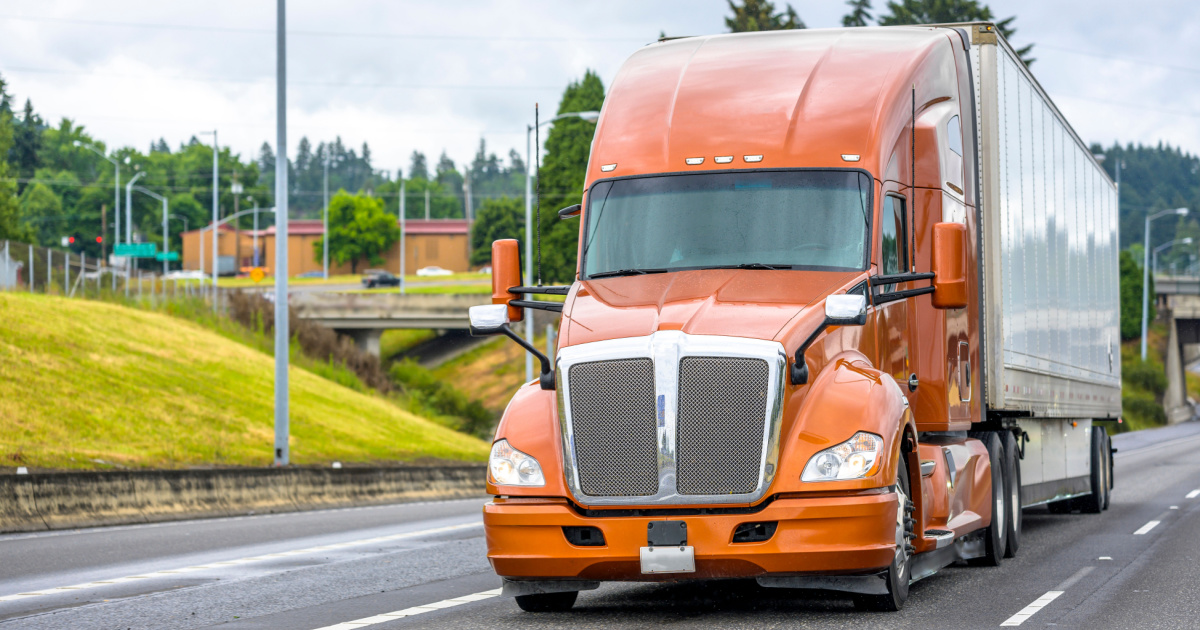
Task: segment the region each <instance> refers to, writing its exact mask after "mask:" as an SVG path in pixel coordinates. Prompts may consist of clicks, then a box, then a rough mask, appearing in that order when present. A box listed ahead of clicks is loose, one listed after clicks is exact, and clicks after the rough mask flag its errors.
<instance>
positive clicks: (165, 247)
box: [134, 186, 187, 276]
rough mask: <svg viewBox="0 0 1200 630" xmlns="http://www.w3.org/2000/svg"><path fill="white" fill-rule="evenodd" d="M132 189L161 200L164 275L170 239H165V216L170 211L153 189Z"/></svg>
mask: <svg viewBox="0 0 1200 630" xmlns="http://www.w3.org/2000/svg"><path fill="white" fill-rule="evenodd" d="M134 190H137V191H138V192H140V193H144V194H146V195H149V196H151V197H154V198H155V199H157V200H159V201H161V202H162V207H163V219H162V229H163V248H162V250H163V261H162V264H163V275H164V276H165V275H166V274H167V252H169V251H171V241H169V240H167V239H168V237H169V236H170V228H169V227H168V226H167V218H168V217H170V216H171V213H170V212H168V208H167V198H166V197H164V196H162V195H160V194H158V193H156V192H154V191H153V190H150V189H147V188H143V187H142V186H135V187H134ZM184 227H185V228H186V227H187V223H184Z"/></svg>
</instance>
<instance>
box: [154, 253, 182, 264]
mask: <svg viewBox="0 0 1200 630" xmlns="http://www.w3.org/2000/svg"><path fill="white" fill-rule="evenodd" d="M154 260H169V261H172V262H173V261H176V260H179V252H159V253H157V254H155V255H154Z"/></svg>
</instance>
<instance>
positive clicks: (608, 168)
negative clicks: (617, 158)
mask: <svg viewBox="0 0 1200 630" xmlns="http://www.w3.org/2000/svg"><path fill="white" fill-rule="evenodd" d="M616 168H617V165H616V164H604V165H602V166H601V167H600V170H601V171H603V172H605V173H610V172H612V171H614V170H616Z"/></svg>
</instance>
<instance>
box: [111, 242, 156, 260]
mask: <svg viewBox="0 0 1200 630" xmlns="http://www.w3.org/2000/svg"><path fill="white" fill-rule="evenodd" d="M113 253H114V254H116V255H117V256H128V257H130V258H154V257H155V255H156V254H158V244H157V243H121V244H120V245H117V249H116V251H114V252H113Z"/></svg>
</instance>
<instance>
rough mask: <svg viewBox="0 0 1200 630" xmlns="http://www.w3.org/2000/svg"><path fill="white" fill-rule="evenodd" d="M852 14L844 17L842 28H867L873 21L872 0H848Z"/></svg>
mask: <svg viewBox="0 0 1200 630" xmlns="http://www.w3.org/2000/svg"><path fill="white" fill-rule="evenodd" d="M846 4H847V5H849V6H850V13H847V14H846V15H845V16H843V17H842V26H866V25H867V21H868V20H870V19H871V0H846Z"/></svg>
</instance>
